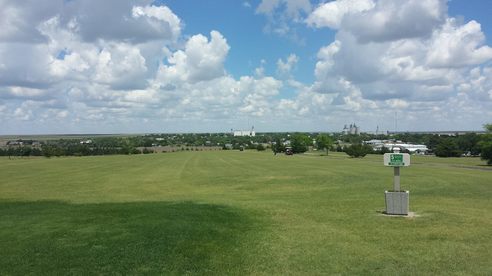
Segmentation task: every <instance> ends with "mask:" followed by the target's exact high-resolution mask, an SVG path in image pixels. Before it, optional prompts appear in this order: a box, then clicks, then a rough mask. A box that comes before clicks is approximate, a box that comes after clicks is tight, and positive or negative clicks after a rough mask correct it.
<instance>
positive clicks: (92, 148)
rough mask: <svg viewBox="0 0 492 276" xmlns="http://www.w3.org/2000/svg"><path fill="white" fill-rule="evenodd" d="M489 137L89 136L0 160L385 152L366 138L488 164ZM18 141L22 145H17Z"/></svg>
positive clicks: (10, 147) (24, 147)
mask: <svg viewBox="0 0 492 276" xmlns="http://www.w3.org/2000/svg"><path fill="white" fill-rule="evenodd" d="M485 128H486V130H487V131H488V134H480V135H479V134H475V133H468V134H465V135H450V136H446V135H432V134H412V133H400V134H396V135H391V136H390V135H382V134H379V135H372V134H367V133H363V134H361V135H344V134H341V133H334V134H330V135H328V134H324V133H261V134H257V135H256V136H255V137H235V136H233V135H232V134H231V133H189V134H150V135H135V136H126V137H124V136H104V137H92V138H90V142H87V143H86V142H83V141H81V140H80V139H58V140H47V141H41V142H40V143H38V142H37V141H33V140H22V141H20V140H17V141H13V142H12V143H7V145H6V146H4V147H3V148H0V156H46V157H52V156H88V155H110V154H141V153H144V154H148V153H153V152H154V150H153V148H154V147H160V146H172V147H175V148H178V149H181V150H183V151H185V150H188V151H189V150H196V149H197V147H220V148H222V149H234V150H241V149H242V150H244V149H250V150H258V151H264V150H265V149H267V148H270V147H271V149H272V151H273V152H274V153H281V152H285V150H286V147H289V148H290V149H291V150H292V152H293V153H304V152H306V151H308V150H309V149H310V147H314V148H316V149H317V150H319V151H324V152H326V154H327V155H328V153H329V151H330V150H334V151H338V152H346V153H347V154H348V155H349V156H352V157H363V156H365V155H367V154H384V153H387V152H390V149H388V148H384V147H383V148H381V149H380V150H377V151H374V150H373V149H372V148H371V147H369V146H366V145H364V144H363V141H367V140H371V139H379V140H394V141H397V140H400V141H403V142H407V143H418V144H425V145H426V146H427V147H428V148H429V149H430V152H431V153H434V154H435V155H436V156H439V157H457V156H462V155H466V156H478V155H480V156H482V158H483V159H485V160H487V162H489V163H490V162H492V161H490V160H491V159H492V157H491V156H492V138H491V137H492V126H491V125H486V126H485ZM20 142H22V143H20Z"/></svg>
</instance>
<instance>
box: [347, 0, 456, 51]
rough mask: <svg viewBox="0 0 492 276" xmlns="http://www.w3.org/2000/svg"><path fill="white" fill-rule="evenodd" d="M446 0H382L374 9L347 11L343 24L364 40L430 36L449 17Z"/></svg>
mask: <svg viewBox="0 0 492 276" xmlns="http://www.w3.org/2000/svg"><path fill="white" fill-rule="evenodd" d="M446 13H447V1H446V0H379V1H378V2H377V4H376V5H374V7H373V8H372V9H367V10H364V11H362V12H346V13H345V15H347V16H345V17H344V18H343V19H342V20H343V21H344V22H343V23H342V24H343V26H342V27H341V28H343V29H345V30H347V31H349V32H351V33H353V34H354V36H355V37H357V39H358V40H359V41H361V42H371V41H372V42H384V41H394V40H398V39H405V38H415V37H425V36H429V35H430V34H431V33H432V31H433V30H434V29H435V28H438V27H439V26H441V24H442V23H443V22H444V20H445V18H446Z"/></svg>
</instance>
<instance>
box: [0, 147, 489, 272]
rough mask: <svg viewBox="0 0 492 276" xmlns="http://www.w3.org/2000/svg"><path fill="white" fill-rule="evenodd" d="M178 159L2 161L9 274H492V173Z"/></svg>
mask: <svg viewBox="0 0 492 276" xmlns="http://www.w3.org/2000/svg"><path fill="white" fill-rule="evenodd" d="M401 182H402V188H404V189H407V190H410V209H411V211H413V212H415V213H416V215H417V216H416V217H414V218H399V217H397V218H395V217H386V216H383V215H382V214H381V211H383V210H384V194H383V193H384V190H386V189H391V187H392V169H391V168H387V167H384V166H383V165H382V156H376V155H374V156H367V157H366V158H363V159H351V158H348V157H347V156H345V155H343V154H336V153H334V154H330V156H319V155H316V154H305V155H295V156H284V155H277V156H274V155H273V154H271V152H263V153H259V152H253V151H251V152H249V151H246V152H239V151H220V152H176V153H165V154H149V155H131V156H102V157H76V158H51V159H45V158H32V159H21V158H19V159H14V160H9V159H8V158H1V159H0V248H1V250H0V274H18V275H24V274H29V273H30V274H36V275H39V274H156V273H161V274H162V273H165V274H210V275H217V274H222V275H238V274H241V275H242V274H268V275H270V274H337V273H338V274H392V275H394V274H417V275H422V274H424V275H425V274H427V275H428V274H445V275H453V274H457V275H460V274H461V275H463V274H465V275H470V274H477V275H490V274H492V266H491V265H490V260H491V259H492V250H491V249H490V248H492V235H491V229H492V212H491V210H492V170H490V168H489V167H486V166H484V162H482V161H481V160H479V159H477V158H456V159H439V158H434V157H412V166H410V167H406V168H403V169H402V176H401Z"/></svg>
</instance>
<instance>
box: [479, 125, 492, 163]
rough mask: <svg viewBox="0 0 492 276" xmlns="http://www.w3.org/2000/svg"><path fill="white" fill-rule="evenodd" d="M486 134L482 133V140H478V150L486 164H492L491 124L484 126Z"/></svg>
mask: <svg viewBox="0 0 492 276" xmlns="http://www.w3.org/2000/svg"><path fill="white" fill-rule="evenodd" d="M484 128H485V130H486V131H487V134H485V135H483V137H482V141H480V143H479V145H480V150H481V156H482V159H483V160H486V161H487V164H488V165H492V124H487V125H485V126H484Z"/></svg>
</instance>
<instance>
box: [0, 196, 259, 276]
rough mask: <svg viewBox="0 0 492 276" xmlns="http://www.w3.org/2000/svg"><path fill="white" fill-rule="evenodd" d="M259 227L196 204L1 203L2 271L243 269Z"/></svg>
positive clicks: (235, 213) (234, 212)
mask: <svg viewBox="0 0 492 276" xmlns="http://www.w3.org/2000/svg"><path fill="white" fill-rule="evenodd" d="M259 229H261V223H260V222H259V221H258V220H256V219H254V218H253V216H251V215H250V214H247V213H245V211H243V210H239V209H232V208H231V207H225V206H217V205H209V204H196V203H192V202H181V203H167V202H139V203H108V204H68V203H62V202H52V201H50V202H13V203H0V248H1V250H0V274H22V275H24V274H36V275H39V274H59V275H66V274H101V273H102V274H106V273H111V274H113V273H116V274H146V273H149V274H156V273H157V274H162V273H173V274H174V273H175V274H194V273H198V274H217V273H219V274H244V273H248V268H253V267H254V264H252V263H250V261H251V260H252V258H249V257H248V256H253V255H254V254H256V253H258V252H255V251H256V245H255V240H257V239H256V238H257V236H258V235H259V232H261V231H259ZM257 257H258V256H257Z"/></svg>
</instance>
